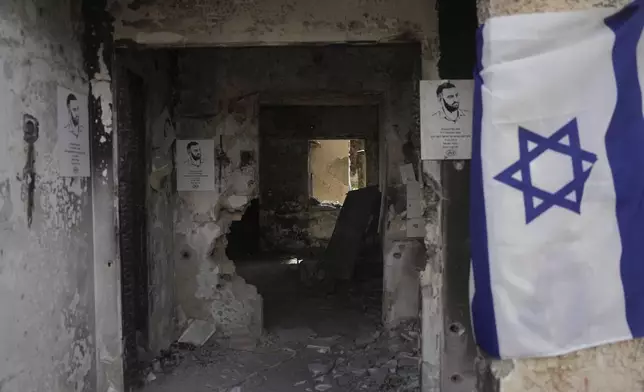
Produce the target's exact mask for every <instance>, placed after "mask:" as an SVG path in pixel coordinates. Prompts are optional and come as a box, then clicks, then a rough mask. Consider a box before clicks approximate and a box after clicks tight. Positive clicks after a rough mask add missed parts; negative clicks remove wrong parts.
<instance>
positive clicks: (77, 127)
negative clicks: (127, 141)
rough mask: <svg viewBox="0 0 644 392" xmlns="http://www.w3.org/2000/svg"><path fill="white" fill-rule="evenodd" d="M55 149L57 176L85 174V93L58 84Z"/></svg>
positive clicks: (87, 145) (87, 141) (87, 173)
mask: <svg viewBox="0 0 644 392" xmlns="http://www.w3.org/2000/svg"><path fill="white" fill-rule="evenodd" d="M57 105H58V115H57V121H58V126H57V131H58V142H57V152H56V155H57V157H58V162H59V171H60V175H61V176H64V177H89V174H90V168H89V132H88V127H89V123H88V110H87V96H86V95H83V94H79V93H77V92H74V91H71V90H68V89H66V88H64V87H60V86H59V87H58V94H57Z"/></svg>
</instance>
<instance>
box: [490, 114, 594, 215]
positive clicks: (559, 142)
mask: <svg viewBox="0 0 644 392" xmlns="http://www.w3.org/2000/svg"><path fill="white" fill-rule="evenodd" d="M566 139H567V142H566ZM530 143H532V145H530ZM548 150H551V151H556V152H558V153H561V154H564V155H567V156H569V157H570V159H571V163H572V168H573V179H572V180H571V181H570V182H569V183H567V184H566V185H564V186H563V187H562V188H561V189H559V190H558V191H556V192H555V193H550V192H547V191H545V190H543V189H540V188H537V187H536V186H534V185H533V184H532V176H531V173H530V162H532V161H533V160H535V159H537V158H538V157H539V156H540V155H542V154H543V153H544V152H546V151H548ZM596 161H597V156H596V155H595V154H593V153H591V152H588V151H586V150H583V149H582V148H581V145H580V142H579V128H578V127H577V119H576V118H575V119H573V120H572V121H570V122H569V123H568V124H566V125H564V126H563V127H562V128H561V129H559V130H558V131H557V132H555V133H553V134H552V135H551V136H550V137H547V138H546V137H543V136H541V135H538V134H536V133H534V132H531V131H529V130H527V129H525V128H521V127H519V159H518V160H517V161H516V162H515V163H513V164H512V165H510V166H509V167H508V168H507V169H505V170H503V171H502V172H501V173H499V174H498V175H497V176H496V177H494V179H495V180H497V181H500V182H502V183H504V184H506V185H509V186H511V187H512V188H514V189H517V190H519V191H521V192H523V204H524V207H525V219H526V224H529V223H530V222H532V221H533V220H535V219H536V218H538V217H539V216H540V215H541V214H543V213H544V212H546V211H548V210H549V209H550V208H552V207H554V206H558V207H561V208H565V209H567V210H570V211H572V212H575V213H577V214H581V199H582V197H583V194H584V185H585V183H586V180H588V177H589V176H590V171H591V170H592V165H593V164H594V163H595V162H596ZM584 163H586V164H587V167H586V168H584Z"/></svg>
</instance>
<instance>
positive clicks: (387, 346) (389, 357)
mask: <svg viewBox="0 0 644 392" xmlns="http://www.w3.org/2000/svg"><path fill="white" fill-rule="evenodd" d="M336 350H339V351H337V352H336ZM419 351H420V332H419V329H418V323H417V322H408V323H404V324H402V325H400V326H399V327H398V328H396V329H394V330H390V331H384V332H381V331H379V332H376V333H374V334H373V335H370V336H363V337H359V338H358V339H356V340H355V341H354V342H353V344H352V345H351V346H349V347H342V345H338V346H335V347H332V348H331V350H330V353H329V354H335V353H337V354H338V356H337V357H336V358H335V359H334V360H333V362H332V363H331V365H329V364H328V363H327V364H325V363H314V364H310V365H309V370H311V376H312V377H313V378H314V381H315V386H314V390H316V391H326V390H327V389H331V388H327V387H328V386H329V385H330V386H331V387H332V388H333V390H335V391H382V392H407V391H419V390H420V352H419Z"/></svg>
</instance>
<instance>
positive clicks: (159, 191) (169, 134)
mask: <svg viewBox="0 0 644 392" xmlns="http://www.w3.org/2000/svg"><path fill="white" fill-rule="evenodd" d="M116 59H117V64H118V65H119V66H120V67H122V68H123V69H125V70H127V72H132V73H133V74H135V75H136V76H137V77H139V78H141V80H142V81H143V84H144V85H143V89H144V94H142V96H136V97H132V98H133V99H138V100H142V101H143V102H142V103H141V104H142V105H144V113H143V115H144V118H145V124H144V129H143V130H142V131H143V132H145V145H146V149H145V158H146V159H145V161H146V168H145V175H144V176H142V178H139V179H137V181H139V182H142V183H143V184H145V189H146V190H145V195H146V205H145V214H146V230H147V231H146V233H147V234H146V242H147V261H146V263H144V264H147V268H148V271H147V282H148V292H147V305H148V311H147V312H148V317H149V319H148V325H149V328H148V342H147V347H146V349H149V350H150V351H151V353H153V354H158V353H159V352H160V351H161V350H163V349H166V348H167V347H169V346H170V344H171V343H172V342H173V341H174V340H175V339H176V338H177V334H178V331H177V330H176V317H175V305H176V301H175V286H174V262H175V259H174V257H175V251H174V205H175V204H174V203H175V201H176V199H175V195H176V192H175V191H174V189H175V187H174V183H173V176H172V170H173V167H174V161H173V151H174V149H173V146H174V145H173V142H174V139H175V128H176V125H175V121H174V106H175V99H176V97H175V94H174V92H175V90H174V83H175V78H176V72H175V71H176V53H175V52H174V51H169V50H141V51H131V50H119V51H117V53H116ZM122 148H123V147H122ZM127 164H128V165H131V164H132V163H131V162H130V163H127Z"/></svg>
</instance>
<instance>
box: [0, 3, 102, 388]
mask: <svg viewBox="0 0 644 392" xmlns="http://www.w3.org/2000/svg"><path fill="white" fill-rule="evenodd" d="M80 20H81V17H80V2H76V1H70V0H63V1H59V2H55V3H54V2H51V1H36V0H29V1H23V0H5V1H3V2H1V3H0V37H2V38H1V39H0V67H1V68H2V72H0V123H2V129H0V309H2V312H3V314H2V317H0V331H2V333H1V334H0V390H2V391H3V392H22V391H88V392H89V391H94V390H95V389H94V388H95V382H96V363H95V358H96V357H95V349H94V347H95V338H94V326H95V324H94V283H93V282H94V276H93V262H92V260H93V243H92V205H91V185H90V183H89V179H88V178H83V179H79V178H76V179H70V178H62V177H59V175H58V174H59V173H58V167H59V165H58V161H57V159H56V156H55V151H56V148H58V147H57V133H56V125H57V124H56V123H57V118H56V117H57V115H56V90H57V86H58V85H62V86H64V87H66V88H69V89H71V90H74V91H77V92H79V93H84V94H87V92H88V91H89V85H88V83H87V80H86V78H85V71H84V69H83V57H82V53H81V43H80V35H81V34H80V33H81V32H82V30H81V27H82V25H81V24H80ZM24 114H29V115H32V116H34V117H35V118H36V119H37V120H38V122H39V124H40V134H39V138H38V139H37V141H36V142H35V143H34V150H35V164H34V171H35V190H34V212H33V223H32V225H31V228H28V227H27V214H26V206H27V202H28V201H27V198H28V193H27V191H26V189H27V177H26V176H24V174H23V169H24V168H25V164H26V162H27V148H26V146H27V144H26V142H25V141H24V140H23V130H22V122H23V115H24Z"/></svg>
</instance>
